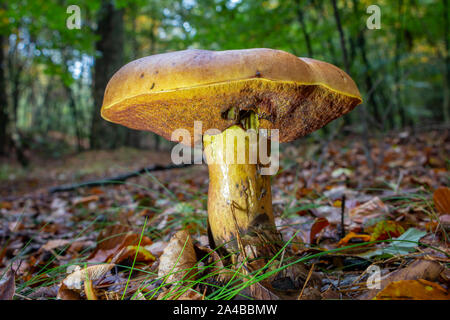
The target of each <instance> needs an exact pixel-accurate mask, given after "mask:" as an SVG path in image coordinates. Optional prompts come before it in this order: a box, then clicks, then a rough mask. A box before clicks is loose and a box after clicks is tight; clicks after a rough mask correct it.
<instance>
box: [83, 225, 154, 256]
mask: <svg viewBox="0 0 450 320" xmlns="http://www.w3.org/2000/svg"><path fill="white" fill-rule="evenodd" d="M139 239H140V235H139V234H135V233H132V232H131V230H130V228H129V227H127V226H123V225H113V226H110V227H107V228H106V229H105V230H103V231H102V232H101V233H100V235H99V237H98V239H97V243H98V245H97V247H96V248H95V250H94V251H93V252H92V254H91V255H90V256H89V258H88V261H89V262H111V260H112V258H113V257H114V258H115V263H119V262H121V261H123V260H124V259H126V258H129V257H133V258H134V254H135V253H136V250H135V249H134V248H137V247H134V246H137V245H138V244H139ZM151 244H152V240H150V238H148V237H147V236H143V237H142V240H141V243H140V249H139V251H142V250H141V249H142V248H143V247H145V246H149V245H151ZM124 248H125V250H124ZM119 252H121V255H120V256H118V253H119ZM139 257H142V258H143V259H144V260H143V261H144V262H148V259H147V258H148V257H149V256H148V255H147V256H145V255H140V256H139ZM146 257H147V258H146ZM149 259H150V260H151V261H154V258H151V257H150V258H149ZM138 261H139V260H138Z"/></svg>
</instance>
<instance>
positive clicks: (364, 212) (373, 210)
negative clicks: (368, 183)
mask: <svg viewBox="0 0 450 320" xmlns="http://www.w3.org/2000/svg"><path fill="white" fill-rule="evenodd" d="M387 214H389V208H388V207H387V205H385V204H384V203H383V201H381V199H380V198H378V197H375V198H373V199H372V200H370V201H367V202H365V203H363V204H361V205H359V206H357V207H355V208H353V209H351V210H350V212H349V216H350V218H351V219H352V220H353V221H355V222H358V223H364V222H365V221H367V220H368V219H373V218H376V217H379V216H385V215H387Z"/></svg>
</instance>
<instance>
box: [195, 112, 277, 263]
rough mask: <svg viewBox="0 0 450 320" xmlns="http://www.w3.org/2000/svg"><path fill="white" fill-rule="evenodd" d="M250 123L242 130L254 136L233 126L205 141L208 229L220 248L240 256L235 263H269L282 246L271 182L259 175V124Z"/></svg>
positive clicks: (205, 136) (267, 177) (206, 136)
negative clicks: (257, 260) (265, 260)
mask: <svg viewBox="0 0 450 320" xmlns="http://www.w3.org/2000/svg"><path fill="white" fill-rule="evenodd" d="M248 120H249V121H247V122H244V126H245V127H251V130H244V129H243V128H242V127H241V126H238V125H234V126H232V127H230V128H228V129H226V130H224V131H223V132H221V133H220V134H216V135H206V134H205V135H204V136H203V143H204V151H205V155H206V160H207V163H208V168H209V191H208V223H209V227H210V230H211V235H212V237H213V240H214V245H215V246H216V247H222V248H224V249H225V250H226V252H228V253H237V252H240V253H241V254H233V255H232V257H234V258H236V257H241V259H242V258H244V257H245V258H248V259H252V258H262V257H269V258H270V257H272V256H273V255H274V254H275V253H276V252H277V251H278V250H279V249H280V248H281V242H282V240H281V236H280V234H279V233H278V232H277V230H276V227H275V223H274V217H273V212H272V195H271V187H270V178H271V177H270V176H269V175H261V172H260V169H261V168H262V165H261V163H260V158H259V142H258V141H259V139H258V138H259V137H258V132H257V120H256V121H255V120H254V118H253V117H250V118H249V119H248ZM246 123H247V124H248V125H246ZM255 127H256V130H254V128H255ZM252 129H253V130H252ZM268 148H270V143H269V144H268ZM264 152H266V154H267V151H265V150H264ZM233 260H234V259H233Z"/></svg>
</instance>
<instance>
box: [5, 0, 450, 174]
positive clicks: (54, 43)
mask: <svg viewBox="0 0 450 320" xmlns="http://www.w3.org/2000/svg"><path fill="white" fill-rule="evenodd" d="M72 4H76V5H78V6H79V8H80V9H81V28H80V29H69V28H67V26H66V21H67V19H68V18H69V17H70V16H71V14H72V13H67V12H66V10H67V8H68V6H69V5H72ZM372 4H376V5H378V6H379V7H380V9H381V29H378V30H377V29H373V30H370V29H368V28H367V26H366V21H367V19H368V18H369V17H370V14H369V13H367V12H366V10H367V7H369V6H370V5H372ZM0 47H1V49H2V50H0V153H1V154H2V156H3V159H6V160H4V161H3V162H2V170H1V172H2V174H1V175H3V177H5V175H6V174H8V168H7V164H8V162H9V161H11V160H15V161H17V162H18V163H20V164H21V165H22V166H24V167H26V166H27V165H29V164H30V162H32V161H33V157H34V156H38V155H42V156H45V157H61V156H63V155H65V154H73V153H76V152H80V151H83V150H88V149H115V148H119V147H123V146H129V147H133V148H146V149H154V150H159V149H161V148H166V149H168V147H169V146H170V143H168V142H166V141H162V138H159V137H158V136H156V135H154V134H152V133H143V132H137V131H133V130H130V129H127V128H123V127H120V126H118V125H114V124H110V123H107V122H106V121H104V120H103V119H101V118H100V112H99V111H100V107H101V104H102V99H103V92H104V88H105V86H106V84H107V82H108V80H109V79H110V77H111V76H112V75H113V74H114V72H115V71H117V70H118V69H119V68H120V67H121V66H122V65H124V64H125V63H127V62H130V61H132V60H134V59H137V58H140V57H143V56H147V55H152V54H157V53H162V52H168V51H174V50H183V49H187V48H199V49H211V50H227V49H243V48H255V47H266V48H274V49H281V50H285V51H288V52H291V53H293V54H295V55H297V56H301V57H312V58H315V59H320V60H324V61H327V62H330V63H333V64H335V65H337V66H339V67H340V68H342V69H343V70H346V71H347V72H348V73H349V74H350V75H351V77H352V78H353V79H354V80H355V81H356V83H357V84H358V86H359V89H360V91H361V93H362V95H363V97H364V104H363V105H362V106H360V107H358V108H357V109H356V110H355V112H352V113H350V114H348V115H347V116H345V117H343V118H342V119H339V120H337V121H335V122H334V123H333V124H332V125H331V126H328V127H326V128H325V129H322V130H321V131H319V132H318V133H315V134H313V135H312V136H313V137H319V138H321V137H323V136H324V135H328V136H329V135H331V134H335V135H336V133H339V134H360V135H363V136H364V137H365V139H366V141H367V142H368V141H369V140H368V139H369V138H370V137H374V136H377V135H380V134H383V133H385V132H388V131H392V130H397V131H398V130H403V129H404V128H409V129H413V130H417V129H418V130H427V129H428V128H439V127H441V128H442V127H446V125H448V123H449V119H450V115H449V114H450V106H449V103H450V102H449V101H450V93H449V85H450V84H449V83H450V61H449V57H450V56H449V10H448V0H399V1H387V0H379V1H376V3H374V1H356V0H346V1H340V0H327V1H319V0H284V1H281V0H252V1H247V0H170V1H168V0H157V1H156V0H138V1H131V0H116V1H112V0H95V1H93V0H77V1H58V0H46V1H36V0H15V1H7V2H4V1H3V2H2V4H1V6H0ZM5 161H7V162H6V164H5ZM5 166H6V167H5Z"/></svg>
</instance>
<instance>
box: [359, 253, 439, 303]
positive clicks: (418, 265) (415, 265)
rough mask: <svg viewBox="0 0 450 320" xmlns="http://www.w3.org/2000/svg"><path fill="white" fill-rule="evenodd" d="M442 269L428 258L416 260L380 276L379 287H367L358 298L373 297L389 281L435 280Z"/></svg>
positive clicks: (368, 298)
mask: <svg viewBox="0 0 450 320" xmlns="http://www.w3.org/2000/svg"><path fill="white" fill-rule="evenodd" d="M443 269H444V267H443V266H441V264H440V263H438V262H436V261H429V260H416V261H414V262H412V263H411V264H410V265H409V266H407V267H406V268H403V269H400V270H396V271H394V272H391V273H389V274H387V275H385V276H384V277H382V278H381V281H380V285H379V289H369V290H368V291H367V292H365V293H363V294H361V295H360V296H359V297H358V299H359V300H370V299H373V298H374V297H375V296H376V295H377V294H378V292H380V291H381V290H383V289H384V288H385V287H386V286H387V285H388V284H389V283H391V282H395V281H400V280H417V279H425V280H429V281H435V280H437V279H438V277H439V275H440V273H441V271H442V270H443Z"/></svg>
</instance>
